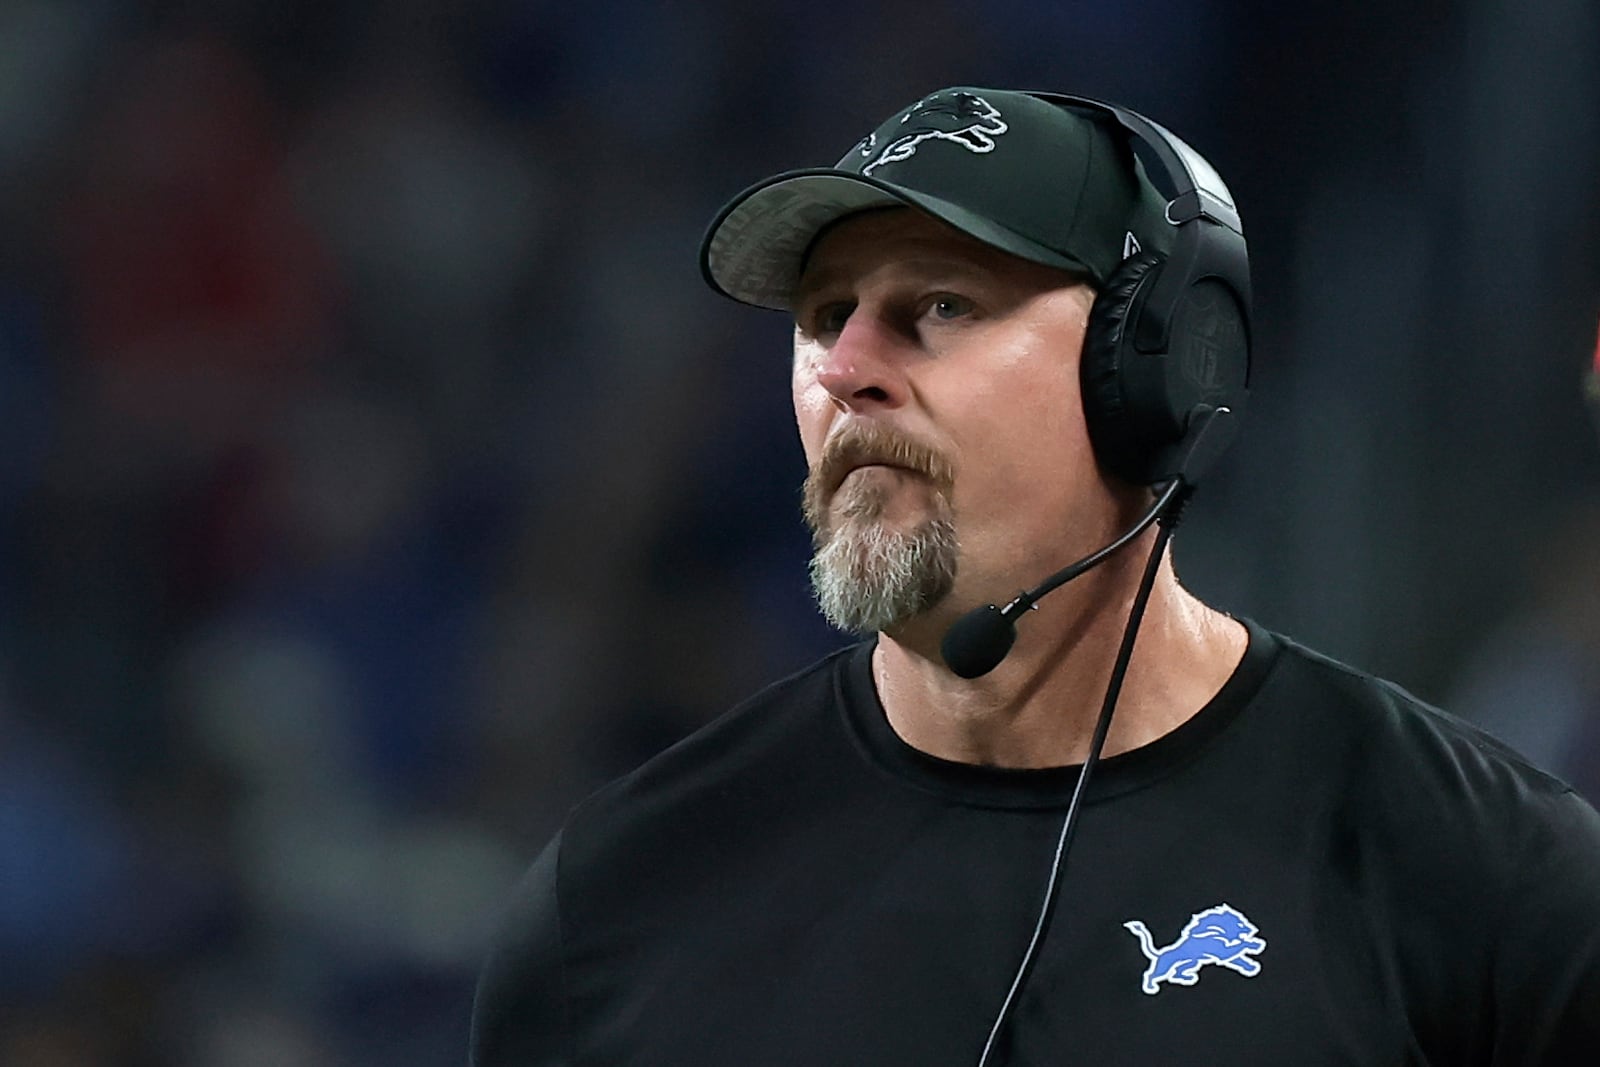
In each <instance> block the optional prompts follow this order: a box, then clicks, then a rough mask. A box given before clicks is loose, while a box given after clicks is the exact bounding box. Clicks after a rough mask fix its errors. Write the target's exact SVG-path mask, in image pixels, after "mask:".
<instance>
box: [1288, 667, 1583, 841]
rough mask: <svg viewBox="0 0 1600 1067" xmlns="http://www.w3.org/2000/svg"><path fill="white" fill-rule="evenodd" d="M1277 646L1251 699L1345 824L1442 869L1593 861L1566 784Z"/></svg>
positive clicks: (1429, 709)
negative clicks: (1489, 861)
mask: <svg viewBox="0 0 1600 1067" xmlns="http://www.w3.org/2000/svg"><path fill="white" fill-rule="evenodd" d="M1280 640H1281V641H1282V642H1283V653H1282V655H1280V656H1279V658H1278V661H1277V664H1276V668H1275V671H1274V677H1273V678H1272V679H1271V680H1270V681H1269V684H1268V686H1266V687H1265V688H1264V690H1263V693H1264V695H1266V696H1268V697H1269V699H1270V700H1271V702H1272V706H1273V714H1274V715H1275V716H1276V715H1282V716H1285V717H1286V718H1288V719H1290V720H1292V721H1293V722H1294V723H1295V724H1296V726H1295V729H1296V730H1297V731H1298V737H1297V739H1296V741H1297V744H1298V745H1299V750H1298V752H1297V753H1296V755H1297V756H1298V757H1299V758H1300V759H1301V760H1302V761H1304V762H1305V764H1306V765H1308V766H1314V765H1320V766H1322V767H1323V768H1324V770H1325V771H1327V772H1328V779H1327V780H1328V781H1329V782H1331V783H1333V784H1334V789H1333V790H1332V791H1331V792H1330V796H1329V798H1328V800H1329V803H1330V805H1333V806H1336V807H1337V808H1338V809H1339V810H1340V811H1341V812H1342V817H1343V818H1344V819H1345V820H1347V821H1349V822H1351V823H1353V824H1357V825H1361V826H1365V827H1368V828H1372V829H1378V830H1386V831H1389V832H1397V833H1400V834H1402V835H1403V837H1404V838H1407V839H1409V840H1411V841H1412V842H1414V843H1415V846H1416V848H1417V851H1418V855H1419V857H1422V856H1431V855H1433V854H1434V853H1436V852H1437V853H1439V854H1440V855H1439V858H1440V859H1441V861H1448V862H1450V863H1454V862H1457V861H1461V862H1467V861H1469V860H1472V859H1473V858H1474V857H1476V858H1477V859H1484V858H1487V857H1488V856H1490V855H1499V856H1502V857H1504V859H1505V860H1506V861H1507V862H1514V860H1513V857H1514V856H1515V855H1517V854H1518V853H1523V854H1527V851H1526V850H1535V851H1537V850H1540V849H1548V848H1554V849H1562V850H1566V849H1577V850H1579V851H1586V852H1587V853H1588V854H1589V855H1590V856H1591V857H1594V858H1596V859H1600V819H1597V818H1596V816H1595V813H1594V811H1593V809H1592V808H1590V807H1589V805H1588V804H1587V803H1586V802H1584V801H1583V800H1582V798H1581V797H1579V796H1578V795H1577V794H1576V793H1575V792H1574V791H1573V789H1572V788H1571V787H1570V786H1569V785H1568V784H1567V783H1565V782H1563V781H1561V780H1560V779H1558V778H1556V777H1555V776H1553V775H1551V774H1549V773H1547V772H1545V771H1544V770H1542V769H1540V768H1539V767H1537V766H1535V765H1534V764H1533V763H1532V762H1530V761H1529V760H1527V759H1525V758H1524V757H1523V756H1522V755H1521V754H1519V753H1518V752H1516V751H1515V750H1514V749H1512V748H1511V747H1510V746H1508V745H1506V744H1504V743H1503V742H1501V741H1500V740H1499V739H1497V738H1495V737H1494V736H1492V735H1491V734H1489V733H1487V732H1486V731H1484V730H1482V729H1480V728H1479V727H1477V726H1475V725H1473V724H1472V723H1470V722H1467V721H1466V720H1464V719H1461V718H1459V717H1457V716H1456V715H1454V714H1452V713H1451V712H1449V711H1448V710H1445V709H1442V708H1440V707H1437V706H1435V705H1434V704H1432V703H1429V702H1428V701H1426V700H1423V699H1422V698H1420V697H1418V696H1416V695H1415V694H1413V693H1411V692H1410V691H1408V690H1407V689H1406V688H1404V687H1402V686H1401V685H1399V684H1397V683H1395V682H1392V681H1388V680H1386V679H1383V678H1380V677H1378V676H1376V675H1374V674H1372V673H1370V672H1367V671H1364V670H1361V669H1359V668H1357V667H1353V666H1350V665H1349V664H1347V663H1344V662H1341V661H1340V660H1338V659H1335V658H1333V657H1331V656H1328V655H1325V654H1323V653H1320V652H1316V651H1314V650H1312V649H1310V648H1307V647H1306V646H1304V645H1302V644H1299V643H1298V642H1296V641H1294V640H1292V639H1287V638H1280Z"/></svg>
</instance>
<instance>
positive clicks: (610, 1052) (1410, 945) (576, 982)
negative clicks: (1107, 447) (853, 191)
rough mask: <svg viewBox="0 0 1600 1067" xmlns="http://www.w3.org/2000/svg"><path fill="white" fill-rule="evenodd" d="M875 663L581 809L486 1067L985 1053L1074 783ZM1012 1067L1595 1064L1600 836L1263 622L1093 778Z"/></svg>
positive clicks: (1592, 818)
mask: <svg viewBox="0 0 1600 1067" xmlns="http://www.w3.org/2000/svg"><path fill="white" fill-rule="evenodd" d="M870 654H871V645H870V644H862V645H858V646H855V647H854V648H851V649H846V650H844V651H842V652H840V653H838V654H836V655H834V656H831V657H829V658H828V659H826V660H823V661H822V662H821V663H819V664H817V665H816V666H814V667H812V668H811V669H809V670H807V671H805V672H804V673H801V674H799V675H796V676H795V677H793V678H790V679H787V680H785V681H783V682H780V683H778V684H777V685H775V686H773V687H771V688H769V689H767V690H765V691H764V692H762V693H761V694H759V695H758V696H756V697H755V698H753V699H752V700H750V701H748V702H746V703H745V704H743V705H741V706H740V707H738V708H736V709H734V710H733V711H732V712H730V713H728V714H727V715H725V716H723V717H722V718H721V719H719V720H718V721H716V722H715V723H713V724H711V725H710V726H708V727H707V728H705V729H703V730H701V731H700V732H698V733H696V734H695V735H693V736H692V737H690V738H688V739H687V740H685V741H683V742H682V743H680V744H678V745H676V746H674V747H673V748H671V749H669V750H668V751H666V752H665V753H663V754H661V755H660V756H658V757H656V758H655V759H653V760H651V761H650V762H649V763H647V764H645V765H644V766H643V767H641V768H640V769H639V770H637V771H635V772H634V773H633V774H631V775H629V776H627V777H625V778H623V779H621V780H619V781H617V782H615V783H613V784H612V785H610V786H608V787H606V788H605V789H603V790H602V791H600V792H599V793H597V794H596V795H595V796H593V797H591V798H590V799H589V800H587V801H586V802H584V803H583V804H582V805H580V806H579V807H578V808H577V809H576V810H575V811H574V812H573V814H572V816H571V818H570V819H569V821H568V822H567V824H566V826H565V828H564V829H563V831H562V832H561V834H560V835H559V836H558V837H557V838H556V840H555V841H554V842H552V843H551V845H550V847H549V848H548V849H547V850H546V851H545V853H544V854H543V855H542V856H541V857H540V859H539V860H538V861H537V863H536V864H535V865H534V868H533V870H532V871H531V872H530V874H529V876H528V879H527V880H526V882H525V884H524V886H523V888H522V890H521V891H520V893H519V895H518V898H517V900H516V902H515V903H514V905H513V908H512V911H511V915H510V919H509V922H508V924H507V926H506V930H505V933H504V936H503V939H502V941H501V943H500V945H499V947H498V948H497V950H496V951H495V953H494V955H493V956H492V958H491V959H490V962H489V965H488V967H487V968H486V970H485V972H484V976H483V980H482V983H481V985H480V988H479V994H478V1004H477V1009H476V1017H475V1019H474V1034H473V1045H474V1047H473V1055H474V1063H475V1064H476V1065H477V1067H513V1065H522V1067H530V1065H540V1067H546V1065H564V1067H576V1065H580V1064H582V1065H602V1064H604V1065H621V1064H628V1065H674V1067H677V1065H684V1067H688V1065H695V1067H720V1065H728V1067H734V1065H737V1067H757V1065H760V1067H778V1065H806V1067H822V1065H842V1064H851V1065H854V1064H862V1065H875V1067H877V1065H917V1067H940V1065H952V1067H960V1065H972V1064H976V1063H977V1061H978V1057H979V1053H980V1051H981V1049H982V1047H983V1043H984V1040H985V1038H986V1037H987V1035H988V1032H989V1027H990V1024H991V1022H992V1020H993V1019H994V1017H995V1014H996V1012H997V1010H998V1009H999V1007H1000V1004H1001V1002H1002V1000H1003V998H1004V997H1005V994H1006V990H1007V989H1008V987H1009V986H1010V983H1011V980H1012V977H1013V975H1014V973H1015V972H1016V969H1017V965H1018V962H1019V960H1020V959H1021V956H1022V953H1023V950H1024V947H1025V946H1026V944H1027V941H1028V938H1029V935H1030V933H1031V931H1032V929H1033V926H1034V922H1035V919H1036V917H1037V913H1038V908H1039V903H1040V900H1041V898H1042V895H1043V893H1044V888H1045V881H1046V877H1047V875H1048V873H1049V866H1050V861H1051V858H1052V853H1053V850H1054V848H1055V843H1056V838H1057V835H1058V833H1059V830H1060V824H1061V818H1062V814H1063V812H1064V810H1065V806H1066V801H1067V798H1068V797H1069V795H1070V793H1071V790H1072V787H1073V784H1074V782H1075V779H1076V776H1077V768H1075V767H1071V768H1058V769H1048V770H1003V769H996V768H989V767H978V766H970V765H965V764H957V763H950V762H947V761H944V760H940V759H937V758H934V757H931V756H928V755H926V754H924V753H921V752H919V751H917V750H915V749H913V748H911V747H910V746H908V745H906V744H905V743H904V742H903V741H901V740H900V739H899V737H898V736H897V735H896V734H895V733H894V732H893V730H892V729H891V728H890V726H889V725H888V722H887V720H886V719H885V717H884V713H883V709H882V707H881V705H880V704H879V702H878V699H877V696H876V693H875V690H874V688H873V684H872V680H871V673H870V663H869V661H870ZM1099 699H1100V694H1099V693H1098V692H1092V693H1084V694H1083V696H1082V700H1083V703H1084V704H1085V706H1086V707H1089V708H1094V707H1097V706H1098V703H1099ZM999 1051H1000V1052H1001V1053H1002V1054H1001V1055H1000V1056H999V1057H998V1058H997V1059H996V1060H994V1061H992V1062H995V1063H1001V1064H1006V1065H1009V1067H1022V1065H1029V1067H1036V1065H1037V1067H1043V1065H1056V1064H1089V1065H1095V1067H1106V1065H1116V1064H1155V1063H1185V1064H1205V1065H1212V1064H1229V1065H1256V1064H1260V1065H1274V1067H1282V1065H1286V1064H1294V1065H1297V1067H1314V1065H1321V1064H1384V1065H1395V1064H1429V1065H1435V1067H1439V1065H1450V1067H1458V1065H1468V1064H1494V1065H1497V1067H1498V1065H1511V1064H1544V1065H1551V1064H1594V1063H1600V818H1597V816H1596V814H1595V812H1594V811H1593V809H1591V808H1589V807H1588V806H1587V805H1586V804H1585V803H1583V802H1582V801H1581V800H1580V799H1578V798H1577V797H1576V796H1575V795H1574V794H1573V793H1572V792H1571V791H1570V790H1569V789H1567V788H1566V787H1565V786H1564V785H1562V784H1561V783H1560V782H1558V781H1556V780H1554V779H1552V778H1550V777H1548V776H1546V775H1544V774H1542V773H1540V772H1539V771H1537V770H1534V769H1532V768H1531V767H1529V766H1528V765H1527V764H1525V763H1524V762H1523V761H1522V760H1520V759H1519V758H1518V757H1516V756H1515V755H1514V754H1512V753H1510V752H1509V751H1508V750H1506V749H1505V748H1504V747H1502V746H1500V745H1499V744H1497V743H1496V742H1494V741H1493V740H1491V739H1490V738H1488V737H1486V736H1485V735H1483V734H1482V733H1480V732H1478V731H1476V730H1474V729H1473V728H1471V727H1470V726H1467V725H1465V724H1463V723H1462V722H1460V721H1458V720H1456V719H1454V718H1451V717H1450V716H1448V715H1445V714H1444V713H1442V712H1439V711H1437V710H1435V709H1432V708H1429V707H1427V706H1425V705H1423V704H1421V703H1420V702H1418V701H1417V700H1416V699H1414V698H1413V697H1411V696H1409V695H1408V694H1406V693H1405V692H1403V691H1402V690H1400V689H1398V688H1396V687H1394V686H1392V685H1390V684H1388V683H1385V682H1381V681H1377V680H1375V679H1373V678H1371V677H1370V676H1368V675H1365V674H1362V673H1360V672H1357V671H1354V670H1352V669H1350V668H1348V667H1344V666H1341V665H1339V664H1337V663H1334V662H1332V661H1330V660H1327V659H1325V658H1323V657H1320V656H1318V655H1316V654H1315V653H1312V652H1309V651H1307V650H1306V649H1304V648H1301V647H1299V646H1297V645H1295V644H1293V643H1292V642H1289V641H1287V640H1285V639H1283V638H1280V637H1278V636H1276V635H1272V634H1269V633H1267V632H1265V631H1263V630H1261V629H1260V628H1258V627H1255V626H1253V625H1252V626H1251V627H1250V647H1249V650H1248V652H1247V653H1246V655H1245V657H1244V660H1243V661H1242V663H1241V664H1240V666H1239V668H1238V670H1237V671H1236V672H1235V674H1234V676H1233V677H1232V678H1231V679H1230V680H1229V681H1228V683H1227V684H1226V685H1225V686H1224V687H1223V689H1222V691H1221V692H1219V693H1218V694H1217V696H1216V697H1215V699H1213V700H1212V701H1211V702H1210V703H1209V704H1208V705H1207V706H1206V707H1205V708H1204V709H1202V710H1201V711H1200V713H1199V714H1197V715H1195V716H1194V717H1193V718H1192V719H1190V720H1189V721H1188V722H1186V723H1185V724H1183V725H1182V726H1180V727H1179V728H1178V729H1176V730H1174V731H1173V732H1172V733H1170V734H1168V735H1166V736H1164V737H1162V738H1160V739H1159V740H1157V741H1155V742H1153V743H1151V744H1149V745H1145V746H1143V747H1141V748H1138V749H1135V750H1133V751H1130V752H1127V753H1123V754H1120V755H1118V756H1115V757H1112V758H1110V759H1107V760H1105V761H1103V762H1102V763H1101V765H1100V766H1099V767H1098V768H1097V770H1096V772H1095V775H1094V778H1093V779H1092V781H1091V784H1090V787H1089V791H1088V794H1087V802H1086V806H1085V809H1084V812H1083V817H1082V820H1081V822H1080V824H1079V827H1078V830H1077V834H1076V841H1075V843H1074V844H1073V846H1072V850H1071V852H1070V853H1069V855H1068V858H1067V861H1066V867H1065V870H1064V873H1063V881H1062V884H1061V891H1060V896H1059V899H1058V900H1057V901H1056V904H1055V908H1054V914H1053V918H1052V921H1051V924H1050V926H1049V928H1048V932H1047V935H1046V937H1045V940H1044V942H1043V944H1042V946H1041V950H1040V953H1039V956H1038V959H1037V962H1036V964H1035V966H1034V968H1033V970H1032V973H1031V975H1030V977H1029V978H1028V981H1027V983H1026V985H1025V986H1024V988H1023V991H1022V993H1021V995H1020V999H1019V1000H1018V1003H1017V1006H1016V1008H1015V1010H1014V1013H1013V1015H1012V1018H1011V1021H1010V1023H1009V1025H1008V1027H1007V1031H1006V1038H1005V1041H1004V1043H1003V1045H1002V1046H1001V1048H1000V1050H999Z"/></svg>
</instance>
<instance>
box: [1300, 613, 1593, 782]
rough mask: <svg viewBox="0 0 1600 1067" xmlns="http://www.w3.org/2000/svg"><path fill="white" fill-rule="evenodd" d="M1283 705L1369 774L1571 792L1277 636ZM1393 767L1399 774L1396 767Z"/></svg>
mask: <svg viewBox="0 0 1600 1067" xmlns="http://www.w3.org/2000/svg"><path fill="white" fill-rule="evenodd" d="M1279 640H1280V641H1282V643H1283V649H1284V654H1283V655H1282V656H1281V657H1280V659H1279V667H1280V675H1279V678H1278V682H1279V684H1280V689H1279V691H1278V693H1277V696H1278V697H1279V698H1280V699H1285V700H1287V701H1290V702H1293V703H1294V704H1296V705H1297V706H1298V707H1299V709H1300V713H1301V714H1303V715H1305V716H1306V717H1307V718H1309V719H1310V720H1311V724H1312V728H1313V729H1324V730H1327V731H1328V732H1329V733H1330V734H1338V735H1342V736H1343V737H1344V738H1345V739H1347V742H1348V743H1350V744H1353V745H1356V746H1359V748H1360V749H1361V752H1362V754H1363V755H1364V757H1365V758H1367V759H1369V760H1376V761H1379V765H1378V766H1376V767H1374V768H1373V769H1374V770H1388V769H1391V768H1390V767H1389V766H1388V764H1389V761H1393V760H1401V761H1404V766H1405V767H1406V768H1407V769H1409V770H1410V772H1411V776H1412V777H1420V778H1422V779H1424V780H1427V779H1433V778H1439V779H1443V782H1439V783H1435V784H1444V782H1453V783H1456V784H1459V785H1462V786H1464V787H1473V786H1492V785H1494V784H1495V783H1497V782H1509V781H1515V782H1518V783H1520V785H1521V787H1522V788H1524V789H1526V790H1528V791H1530V792H1532V793H1543V794H1559V793H1564V792H1567V791H1569V787H1568V786H1567V785H1566V784H1565V783H1563V782H1561V781H1560V780H1559V779H1557V778H1555V777H1554V776H1552V775H1550V774H1548V773H1546V772H1545V771H1543V770H1541V769H1540V768H1538V767H1536V766H1535V765H1534V764H1533V763H1531V762H1530V761H1528V760H1527V759H1525V758H1524V757H1523V756H1522V755H1521V754H1520V753H1518V752H1517V751H1516V750H1514V749H1513V748H1511V747H1510V746H1509V745H1506V744H1505V743H1504V742H1502V741H1500V740H1499V739H1498V738H1496V737H1494V736H1493V735H1491V734H1489V733H1488V732H1486V731H1484V730H1483V729H1481V728H1479V727H1478V726H1475V725H1473V724H1472V723H1470V722H1467V721H1466V720H1465V719H1462V718H1460V717H1458V716H1456V715H1454V714H1453V713H1451V712H1450V711H1448V710H1446V709H1444V708H1441V707H1439V706H1437V705H1435V704H1433V703H1430V702H1429V701H1427V700H1424V699H1423V698H1421V697H1419V696H1417V695H1416V694H1414V693H1412V692H1411V691H1410V690H1408V689H1406V688H1405V687H1404V686H1402V685H1400V684H1398V683H1396V682H1393V681H1389V680H1387V679H1384V678H1381V677H1378V676H1377V675H1375V674H1372V673H1370V672H1368V671H1365V670H1362V669H1361V668H1359V667H1354V666H1351V665H1350V664H1348V663H1345V662H1342V661H1340V660H1338V659H1336V658H1334V657H1332V656H1329V655H1326V654H1324V653H1321V652H1318V651H1315V650H1313V649H1311V648H1308V647H1306V646H1305V645H1302V644H1300V643H1299V642H1297V641H1295V640H1293V639H1290V638H1282V637H1280V638H1279ZM1396 769H1397V768H1396Z"/></svg>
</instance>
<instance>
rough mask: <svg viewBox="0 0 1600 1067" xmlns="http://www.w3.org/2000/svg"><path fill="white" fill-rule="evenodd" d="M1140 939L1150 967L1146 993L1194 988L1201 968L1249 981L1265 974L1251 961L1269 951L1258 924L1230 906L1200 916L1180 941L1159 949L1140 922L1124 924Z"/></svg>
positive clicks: (1133, 921) (1217, 907) (1222, 906)
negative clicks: (1166, 986)
mask: <svg viewBox="0 0 1600 1067" xmlns="http://www.w3.org/2000/svg"><path fill="white" fill-rule="evenodd" d="M1122 925H1123V926H1124V927H1126V928H1127V929H1128V930H1129V931H1130V932H1131V933H1132V934H1133V936H1134V937H1137V938H1138V939H1139V951H1141V952H1143V953H1144V954H1145V957H1146V958H1147V959H1148V960H1149V961H1150V966H1149V968H1148V969H1146V970H1145V972H1144V983H1143V985H1142V986H1141V988H1142V989H1143V990H1144V991H1145V992H1146V993H1159V992H1161V983H1162V982H1173V983H1176V984H1177V985H1194V984H1195V983H1196V982H1198V981H1200V968H1201V967H1204V966H1205V965H1206V964H1208V963H1215V964H1218V965H1220V966H1223V967H1226V968H1228V969H1229V970H1231V971H1237V972H1238V973H1240V974H1242V975H1244V976H1245V977H1246V978H1253V977H1254V976H1256V975H1258V974H1260V973H1261V964H1259V963H1257V962H1256V961H1255V960H1253V959H1251V957H1252V956H1256V955H1259V954H1260V953H1261V950H1262V949H1264V948H1266V947H1267V942H1266V941H1265V939H1263V938H1261V937H1259V936H1257V935H1259V934H1260V931H1259V930H1257V929H1256V924H1255V923H1253V922H1251V921H1250V920H1249V919H1246V918H1245V917H1244V916H1243V915H1241V914H1240V913H1239V912H1237V911H1235V910H1234V909H1233V908H1232V907H1231V906H1229V905H1227V904H1218V905H1217V906H1216V907H1214V908H1207V909H1206V910H1205V911H1202V912H1197V913H1196V914H1195V915H1194V916H1193V917H1192V918H1190V920H1189V925H1187V926H1185V927H1184V928H1183V933H1181V934H1179V935H1178V940H1176V941H1174V942H1173V943H1172V944H1170V945H1167V946H1166V947H1165V948H1156V945H1155V940H1154V939H1153V938H1152V937H1151V936H1150V931H1149V930H1147V929H1146V928H1145V925H1144V923H1142V922H1140V921H1139V920H1138V919H1132V920H1130V921H1128V922H1125V923H1123V924H1122Z"/></svg>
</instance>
